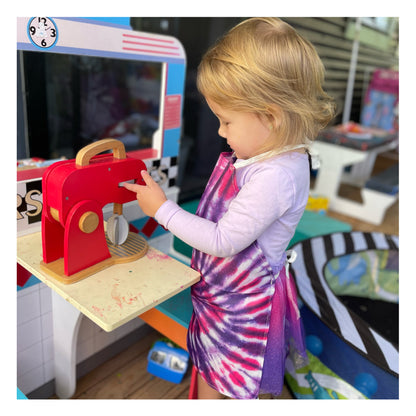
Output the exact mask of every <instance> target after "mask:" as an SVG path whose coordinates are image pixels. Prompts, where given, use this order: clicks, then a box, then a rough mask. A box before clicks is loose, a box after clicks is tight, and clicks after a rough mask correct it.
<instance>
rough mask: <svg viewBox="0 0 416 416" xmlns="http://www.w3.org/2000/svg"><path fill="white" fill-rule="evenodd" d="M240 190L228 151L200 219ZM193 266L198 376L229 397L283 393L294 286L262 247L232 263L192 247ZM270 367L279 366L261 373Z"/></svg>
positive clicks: (192, 345) (218, 211)
mask: <svg viewBox="0 0 416 416" xmlns="http://www.w3.org/2000/svg"><path fill="white" fill-rule="evenodd" d="M238 191H239V189H238V186H237V184H236V180H235V168H234V166H233V160H232V157H231V154H230V153H223V154H221V155H220V158H219V160H218V162H217V165H216V167H215V169H214V171H213V173H212V175H211V178H210V180H209V181H208V184H207V187H206V189H205V192H204V195H203V196H202V198H201V201H200V204H199V207H198V210H197V215H199V216H201V217H204V218H207V219H210V220H211V221H214V222H216V221H218V220H219V219H220V218H221V217H222V216H223V215H224V214H225V212H226V211H227V209H228V206H229V204H230V202H231V200H232V199H233V198H234V197H235V196H236V194H237V193H238ZM191 265H192V267H193V268H194V269H196V270H198V271H200V273H201V276H202V278H201V280H200V282H198V283H197V284H195V285H194V286H192V289H191V293H192V302H193V307H194V313H193V315H192V318H191V322H190V324H189V330H188V351H189V353H190V356H191V359H192V361H193V364H194V366H195V367H196V368H197V369H198V372H199V373H200V374H201V376H202V377H203V378H204V379H205V381H206V382H207V383H208V384H209V385H211V386H212V387H213V388H214V389H216V390H217V391H219V392H220V393H222V394H225V395H227V396H231V397H235V398H240V399H252V398H256V397H257V396H258V394H259V392H260V391H264V390H267V389H268V388H270V387H272V388H273V389H274V390H273V391H270V392H272V393H274V394H279V393H280V391H281V388H282V384H283V372H284V362H285V358H286V355H287V352H288V348H287V345H286V344H287V342H286V340H285V339H286V337H285V332H287V328H286V326H287V325H286V320H287V319H288V317H289V315H290V313H292V312H293V311H291V310H290V304H291V303H290V302H287V299H286V297H287V293H286V285H287V282H290V281H289V280H287V281H286V280H284V281H283V280H282V279H283V277H280V275H282V276H284V273H280V274H279V273H274V270H273V269H272V268H271V266H270V265H269V263H268V262H267V260H266V258H265V256H264V254H263V252H262V251H261V249H260V248H259V246H258V245H257V243H256V242H254V243H253V244H251V245H250V246H249V247H247V248H246V249H244V250H243V251H241V252H240V253H238V254H236V255H234V256H231V257H226V258H218V257H214V256H210V255H208V254H205V253H202V252H200V251H197V250H194V253H193V256H192V264H191ZM276 277H278V278H277V280H276ZM284 279H286V277H284ZM276 288H277V292H278V293H276V296H273V295H274V293H275V289H276ZM293 289H294V286H293ZM294 290H295V289H294ZM293 293H296V292H293ZM272 304H273V317H272V319H271V312H272ZM288 314H289V315H288ZM290 320H291V319H290ZM297 321H298V325H299V320H298V319H297ZM269 328H271V331H270V334H269ZM269 335H270V337H271V338H273V340H272V341H273V344H271V343H270V342H268V336H269ZM287 335H291V334H287ZM292 337H293V334H292ZM271 338H270V339H271ZM295 338H297V337H295ZM266 347H267V348H266ZM269 362H270V364H271V366H272V367H274V368H272V367H269V366H268V367H269V369H268V371H265V372H264V374H263V369H264V363H269ZM276 366H277V368H276ZM276 379H277V381H276Z"/></svg>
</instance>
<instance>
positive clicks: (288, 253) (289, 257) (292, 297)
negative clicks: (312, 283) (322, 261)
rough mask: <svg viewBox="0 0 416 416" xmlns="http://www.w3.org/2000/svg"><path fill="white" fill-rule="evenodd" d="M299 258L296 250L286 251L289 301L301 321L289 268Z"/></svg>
mask: <svg viewBox="0 0 416 416" xmlns="http://www.w3.org/2000/svg"><path fill="white" fill-rule="evenodd" d="M297 256H298V255H297V253H296V251H294V250H287V251H286V262H285V271H286V287H287V292H288V296H289V300H290V302H291V303H292V306H293V308H294V309H295V311H296V319H299V318H300V312H299V308H298V303H297V300H296V298H295V295H294V293H293V291H292V286H291V282H290V275H289V267H290V265H291V264H292V263H293V262H294V261H295V260H296V257H297Z"/></svg>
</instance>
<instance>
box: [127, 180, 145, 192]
mask: <svg viewBox="0 0 416 416" xmlns="http://www.w3.org/2000/svg"><path fill="white" fill-rule="evenodd" d="M123 186H124V187H125V188H126V189H128V190H129V191H132V192H137V191H138V190H139V189H140V186H142V185H137V184H136V183H129V182H123Z"/></svg>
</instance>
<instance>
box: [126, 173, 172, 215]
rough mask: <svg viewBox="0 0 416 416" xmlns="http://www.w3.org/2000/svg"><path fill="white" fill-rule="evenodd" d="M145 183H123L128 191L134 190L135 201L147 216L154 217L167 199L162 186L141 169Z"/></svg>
mask: <svg viewBox="0 0 416 416" xmlns="http://www.w3.org/2000/svg"><path fill="white" fill-rule="evenodd" d="M141 174H142V178H143V180H144V182H145V183H146V185H137V184H132V183H123V186H124V187H125V188H126V189H128V190H129V191H132V192H136V198H137V202H138V203H139V205H140V208H141V209H142V211H143V212H144V213H145V215H148V216H149V217H154V216H155V215H156V212H157V210H158V209H159V208H160V206H161V205H162V204H163V203H164V202H165V201H166V200H167V198H166V195H165V193H164V192H163V190H162V188H161V187H160V186H159V185H158V184H157V183H156V182H155V181H154V180H153V178H152V177H151V176H150V175H149V174H148V173H147V171H145V170H142V171H141Z"/></svg>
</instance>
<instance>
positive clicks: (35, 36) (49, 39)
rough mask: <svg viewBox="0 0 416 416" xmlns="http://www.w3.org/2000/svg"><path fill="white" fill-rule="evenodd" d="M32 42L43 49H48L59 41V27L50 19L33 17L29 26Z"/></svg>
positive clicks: (28, 30)
mask: <svg viewBox="0 0 416 416" xmlns="http://www.w3.org/2000/svg"><path fill="white" fill-rule="evenodd" d="M27 32H28V36H29V39H30V40H31V42H32V43H33V44H34V45H36V46H38V47H39V48H42V49H48V48H51V47H52V46H54V45H55V43H56V42H57V40H58V27H57V26H56V24H55V22H54V21H53V20H52V19H51V18H49V17H32V18H31V19H30V20H29V23H28V25H27Z"/></svg>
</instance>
